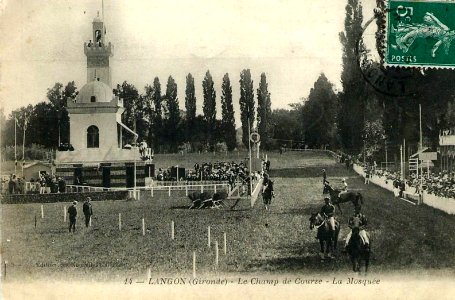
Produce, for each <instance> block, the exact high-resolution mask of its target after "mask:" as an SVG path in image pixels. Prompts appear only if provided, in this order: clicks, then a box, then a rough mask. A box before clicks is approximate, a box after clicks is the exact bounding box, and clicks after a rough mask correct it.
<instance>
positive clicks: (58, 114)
mask: <svg viewBox="0 0 455 300" xmlns="http://www.w3.org/2000/svg"><path fill="white" fill-rule="evenodd" d="M214 84H215V83H214V80H213V77H212V75H211V74H210V71H207V72H206V73H205V76H204V78H203V81H202V91H203V99H202V101H203V105H202V108H203V113H202V115H201V114H197V113H196V101H197V99H196V93H195V82H194V77H193V76H192V74H191V73H190V74H188V75H187V76H186V86H185V102H184V103H185V108H184V109H181V108H180V107H179V99H178V96H177V89H178V87H177V83H176V82H175V80H174V78H173V77H172V76H169V77H168V79H167V82H166V86H165V87H164V88H162V86H161V82H160V79H159V78H158V77H155V78H154V80H153V82H152V83H150V84H147V85H146V86H145V88H144V92H143V93H140V92H139V91H138V89H137V88H136V87H135V86H134V85H133V84H131V83H128V82H127V81H124V82H123V83H122V84H118V85H117V86H116V87H115V88H114V89H113V93H114V95H116V96H118V97H120V98H121V99H123V106H124V108H125V112H124V113H123V115H122V122H123V123H124V124H125V125H126V126H128V127H129V128H131V129H133V131H135V132H136V133H137V134H138V138H137V140H133V137H131V136H129V135H123V136H122V138H123V139H124V140H123V143H124V144H128V143H129V144H131V143H135V142H141V141H145V142H147V144H148V145H149V147H151V148H152V149H154V151H155V152H157V153H160V152H168V153H169V152H171V153H173V152H177V151H181V150H185V151H189V152H191V151H214V150H223V151H224V150H227V151H232V150H234V149H236V148H238V147H245V146H246V147H247V146H248V132H249V131H250V132H252V131H254V130H257V131H259V133H260V134H261V137H262V146H263V147H266V148H267V147H270V143H269V140H271V138H272V137H271V136H267V134H269V133H270V130H271V125H270V124H271V120H272V119H271V113H272V112H271V108H270V107H271V98H270V92H269V91H268V83H267V77H266V75H265V73H262V74H261V77H260V81H259V86H258V89H257V93H256V95H257V103H258V104H257V107H256V104H255V102H256V101H255V94H254V89H253V80H252V78H251V72H250V70H249V69H244V70H242V72H241V73H240V80H239V84H240V90H241V96H240V99H239V102H240V110H241V115H242V135H243V137H244V138H243V139H242V144H240V145H238V142H237V131H236V124H235V118H234V114H235V112H234V105H233V101H234V99H233V95H232V83H231V81H230V78H229V74H228V73H226V74H225V75H224V76H223V79H222V85H221V95H220V96H218V97H219V98H220V99H221V119H218V118H217V117H216V116H217V110H216V107H217V105H216V103H217V91H216V90H215V87H214ZM77 94H78V91H77V87H76V85H75V83H74V81H72V82H69V83H68V84H67V85H66V86H63V84H61V83H56V84H55V85H54V86H53V87H52V88H49V89H48V91H47V101H42V102H40V103H38V104H36V105H31V104H30V105H27V106H24V107H21V108H19V109H17V110H15V111H13V112H12V113H11V114H10V115H9V117H8V118H5V116H4V114H3V112H0V115H1V117H0V118H3V119H2V120H0V121H2V138H3V144H4V145H6V146H14V144H15V137H16V139H17V140H16V144H17V145H22V144H23V139H22V137H23V132H24V128H25V129H26V130H25V146H26V147H30V146H31V145H40V146H43V147H45V148H48V149H56V148H58V147H59V145H62V144H70V143H71V137H70V135H69V126H70V122H69V116H68V112H67V110H66V107H67V106H66V105H67V104H66V101H67V99H68V98H75V97H76V96H77ZM255 121H256V123H257V127H258V128H257V129H256V128H255V127H254V126H253V125H254V124H255ZM248 125H249V127H248Z"/></svg>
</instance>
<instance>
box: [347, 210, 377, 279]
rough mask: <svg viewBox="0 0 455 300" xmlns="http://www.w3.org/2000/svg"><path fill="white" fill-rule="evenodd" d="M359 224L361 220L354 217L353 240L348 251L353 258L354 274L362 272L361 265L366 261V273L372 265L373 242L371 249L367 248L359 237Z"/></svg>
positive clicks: (348, 246)
mask: <svg viewBox="0 0 455 300" xmlns="http://www.w3.org/2000/svg"><path fill="white" fill-rule="evenodd" d="M359 224H360V219H359V218H358V217H354V219H353V226H352V233H351V238H350V240H349V243H348V245H347V248H346V250H347V252H348V254H349V256H350V258H351V262H352V270H353V271H354V272H360V264H361V262H362V260H363V261H365V273H367V271H368V265H369V264H370V254H371V250H370V247H371V241H370V247H367V246H366V245H365V244H364V242H363V241H362V238H361V237H360V235H359V232H360V226H359Z"/></svg>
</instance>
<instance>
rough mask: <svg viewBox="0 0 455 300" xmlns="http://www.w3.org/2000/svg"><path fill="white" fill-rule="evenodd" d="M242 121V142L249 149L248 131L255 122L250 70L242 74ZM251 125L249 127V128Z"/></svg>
mask: <svg viewBox="0 0 455 300" xmlns="http://www.w3.org/2000/svg"><path fill="white" fill-rule="evenodd" d="M240 120H241V121H242V142H243V144H244V145H245V147H248V141H249V138H250V137H249V136H248V131H251V130H252V128H253V120H254V91H253V80H251V72H250V69H247V70H245V69H244V70H243V71H242V72H241V73H240ZM248 124H249V126H248Z"/></svg>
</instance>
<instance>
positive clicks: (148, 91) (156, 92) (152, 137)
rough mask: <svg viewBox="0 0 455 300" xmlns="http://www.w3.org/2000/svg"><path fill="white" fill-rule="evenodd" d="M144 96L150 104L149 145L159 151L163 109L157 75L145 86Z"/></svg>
mask: <svg viewBox="0 0 455 300" xmlns="http://www.w3.org/2000/svg"><path fill="white" fill-rule="evenodd" d="M145 97H146V99H147V102H148V103H149V104H148V105H149V106H150V130H149V137H148V141H149V145H151V146H152V148H153V149H154V150H155V151H160V148H161V146H162V143H161V141H162V135H163V128H162V127H163V110H162V96H161V83H160V79H159V78H158V77H155V79H154V80H153V84H152V85H151V86H150V85H146V86H145ZM158 147H160V148H158Z"/></svg>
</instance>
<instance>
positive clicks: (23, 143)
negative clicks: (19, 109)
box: [22, 113, 27, 178]
mask: <svg viewBox="0 0 455 300" xmlns="http://www.w3.org/2000/svg"><path fill="white" fill-rule="evenodd" d="M26 127H27V113H25V114H24V135H23V138H22V178H23V177H24V164H25V129H26Z"/></svg>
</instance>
